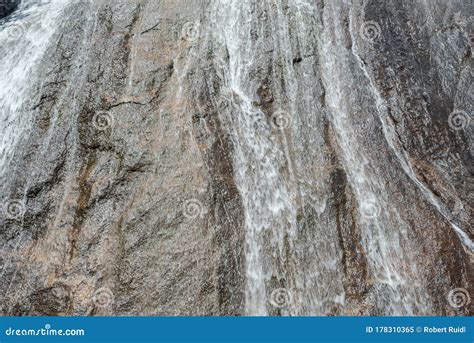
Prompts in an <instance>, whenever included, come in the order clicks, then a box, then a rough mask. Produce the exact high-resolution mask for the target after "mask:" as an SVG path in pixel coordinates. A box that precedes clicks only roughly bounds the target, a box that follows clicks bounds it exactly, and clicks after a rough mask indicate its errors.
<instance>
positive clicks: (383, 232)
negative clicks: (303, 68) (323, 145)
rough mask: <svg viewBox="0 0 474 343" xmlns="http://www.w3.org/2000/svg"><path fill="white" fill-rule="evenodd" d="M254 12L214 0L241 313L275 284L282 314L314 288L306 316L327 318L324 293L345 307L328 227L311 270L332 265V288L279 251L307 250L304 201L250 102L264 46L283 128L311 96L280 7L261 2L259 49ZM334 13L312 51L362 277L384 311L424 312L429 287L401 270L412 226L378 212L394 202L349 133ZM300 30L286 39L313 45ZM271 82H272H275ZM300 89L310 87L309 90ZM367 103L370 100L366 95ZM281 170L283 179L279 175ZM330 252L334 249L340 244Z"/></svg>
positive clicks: (296, 6)
mask: <svg viewBox="0 0 474 343" xmlns="http://www.w3.org/2000/svg"><path fill="white" fill-rule="evenodd" d="M258 6H259V5H257V4H256V3H255V2H252V1H232V0H222V1H217V2H216V6H215V8H214V11H213V18H214V21H215V22H214V25H215V27H216V28H219V29H215V31H216V33H215V34H214V35H213V36H212V39H214V40H216V41H217V45H221V46H224V47H225V49H226V50H227V51H228V56H229V59H228V60H221V61H220V66H221V68H222V69H223V71H224V72H223V74H224V79H225V82H226V84H225V86H226V87H227V88H226V92H227V95H228V97H229V98H230V99H231V101H232V104H233V110H232V111H231V112H230V113H227V114H226V115H223V116H224V117H223V118H222V120H223V122H224V123H226V125H227V127H228V130H229V132H230V134H231V137H232V139H233V141H234V146H235V156H234V158H235V167H236V182H237V185H238V187H239V190H240V193H241V196H242V199H243V203H244V209H245V227H246V277H247V291H246V311H247V313H248V314H250V315H265V314H267V313H268V308H269V306H270V305H269V302H271V301H272V294H271V293H272V289H268V288H269V284H270V281H271V279H272V278H274V277H276V278H277V279H279V278H282V279H285V287H286V288H288V289H290V290H291V292H292V299H291V300H292V304H290V305H289V311H288V312H284V313H288V314H297V313H299V311H300V310H301V306H299V302H300V300H299V299H300V298H306V299H307V294H308V293H309V292H311V287H314V288H317V289H316V290H314V292H312V293H311V294H312V297H313V298H316V299H312V303H313V304H314V305H315V306H316V308H310V309H307V313H308V312H309V313H312V314H324V313H326V312H327V306H326V308H325V306H323V305H321V304H323V302H324V301H325V296H326V297H327V296H328V293H330V294H332V297H333V298H330V297H329V298H330V299H332V300H331V302H332V303H333V304H336V303H339V304H341V305H343V306H344V303H345V300H344V298H345V294H344V291H343V290H342V289H341V282H340V281H337V280H340V279H341V278H342V276H341V274H342V268H341V266H340V264H339V257H338V253H337V252H336V251H332V252H331V249H329V248H328V247H329V246H334V244H336V243H335V242H334V241H336V238H335V237H336V236H335V234H334V233H333V232H331V229H329V228H327V229H326V228H323V227H318V229H320V230H325V232H326V233H325V234H324V235H322V236H321V237H320V239H321V240H323V241H324V242H317V243H318V245H319V246H323V247H325V248H322V249H320V250H319V251H318V256H319V257H323V256H324V257H325V258H326V260H324V259H321V260H320V261H318V263H319V264H318V265H317V266H316V268H317V269H318V270H319V271H321V270H323V269H324V268H326V267H327V265H328V263H330V262H331V261H333V262H331V263H333V264H332V266H333V267H332V269H333V270H334V271H335V275H333V279H334V280H336V281H330V280H327V279H324V278H323V277H321V279H320V280H318V282H316V283H315V284H313V285H312V286H309V283H308V280H309V279H312V278H313V279H314V278H316V277H317V276H318V275H319V273H318V270H315V271H310V272H309V273H310V275H309V276H308V275H307V274H308V273H302V272H301V271H302V270H303V269H304V267H302V266H295V265H293V266H292V267H291V261H290V263H288V256H287V255H286V254H285V251H284V249H285V247H284V244H289V248H288V247H287V248H288V249H289V250H290V251H291V253H290V254H289V255H293V256H297V255H300V256H301V255H303V254H304V253H305V252H304V251H302V250H303V248H302V247H298V246H296V245H295V243H294V242H295V241H296V240H297V237H298V234H299V233H298V230H297V224H296V208H297V206H298V197H299V196H300V195H301V194H298V193H296V194H295V193H294V192H293V190H294V189H295V188H296V189H298V188H297V187H295V182H294V179H295V175H294V170H293V164H292V160H291V156H290V154H289V152H288V144H287V143H288V142H287V141H286V140H285V137H286V135H285V134H284V133H283V134H282V132H280V134H281V135H280V136H279V137H280V138H279V139H276V138H275V134H274V131H275V130H274V128H273V127H272V125H271V124H272V121H271V120H270V121H269V120H268V119H267V118H265V114H264V113H263V111H262V110H261V109H260V108H259V107H258V106H256V105H255V103H256V101H257V100H258V99H257V98H256V96H255V94H256V91H257V88H258V86H259V84H258V82H257V80H256V78H255V77H253V76H252V75H255V70H256V69H257V68H258V66H259V63H260V62H261V60H262V59H263V58H264V56H265V53H266V51H265V49H269V46H270V47H271V48H272V53H273V55H274V56H276V57H275V59H278V62H279V63H281V64H282V69H283V82H284V84H285V92H286V94H289V97H288V98H289V101H288V103H287V104H286V105H285V107H284V113H285V115H287V116H289V117H290V119H291V120H290V123H289V125H288V127H285V130H290V131H291V130H296V127H297V126H298V125H300V121H301V120H302V116H303V115H302V114H299V113H298V110H297V107H298V104H297V101H300V102H304V101H305V99H308V98H311V93H310V92H309V91H308V90H306V89H300V90H299V91H298V90H297V85H296V84H297V80H295V77H296V76H295V73H294V68H293V66H292V63H291V58H292V51H291V50H292V44H291V43H292V42H291V41H290V34H289V24H288V18H287V16H286V15H285V13H284V11H283V8H284V6H283V2H281V1H272V2H270V3H265V4H262V5H260V6H261V7H262V8H263V10H264V11H266V13H267V14H268V15H269V16H270V18H271V22H272V24H273V26H272V27H273V29H272V37H271V38H272V40H271V41H268V42H263V43H262V41H261V40H260V41H259V40H255V39H253V37H252V34H255V32H261V31H259V25H260V24H259V23H260V20H259V18H255V15H256V13H259V10H260V11H261V10H262V8H260V9H258V8H257V7H258ZM289 6H292V7H293V12H294V13H295V15H300V16H303V15H308V14H309V15H311V14H313V13H316V12H317V11H318V9H316V8H315V7H314V4H312V3H311V2H307V1H290V2H289ZM340 6H341V4H328V5H327V7H326V9H325V18H324V22H325V25H324V28H323V32H319V34H320V39H319V48H318V49H319V54H320V56H322V57H321V59H322V61H321V78H322V81H323V83H324V86H325V88H326V91H327V94H326V101H327V108H328V117H329V120H330V122H331V125H332V126H333V128H334V130H335V132H336V135H337V141H338V145H339V147H340V149H341V153H342V160H343V161H342V162H343V165H344V169H345V171H346V173H347V175H348V177H349V182H350V184H351V187H352V189H353V190H354V193H355V196H356V199H357V203H358V209H359V223H358V225H359V226H360V228H361V231H362V241H363V246H364V249H365V251H366V254H367V259H368V264H369V273H370V274H371V275H372V277H373V278H374V283H375V284H374V289H373V292H374V295H375V297H376V298H377V299H379V300H380V301H378V304H377V307H378V308H380V309H381V310H382V311H383V313H385V314H394V315H409V314H413V313H426V312H428V311H429V308H430V306H431V305H430V301H429V298H428V295H427V292H426V289H427V288H426V285H424V284H423V280H421V279H420V278H418V277H417V275H418V266H417V265H416V264H415V263H412V264H408V266H407V263H406V261H408V260H410V259H411V258H412V257H413V256H412V255H411V253H410V243H409V239H408V236H407V232H408V229H409V226H408V224H407V223H405V222H404V221H403V220H402V219H401V218H400V216H399V214H398V213H396V211H394V210H391V211H383V210H382V209H389V208H390V207H391V206H390V196H391V195H390V194H388V193H387V192H386V191H385V188H384V182H383V180H380V179H379V177H378V175H377V172H376V171H374V170H373V168H372V167H371V156H370V151H369V152H366V151H365V147H364V146H363V144H362V143H361V142H359V137H358V135H359V134H360V133H358V132H356V131H355V129H354V123H353V118H351V117H350V113H351V105H350V104H349V103H348V100H347V99H350V97H351V94H350V93H348V90H349V92H350V90H351V88H353V87H357V86H356V85H355V82H356V81H355V80H354V79H351V78H350V75H352V70H351V69H349V68H350V67H352V66H353V65H354V61H356V62H357V59H356V58H355V55H354V51H351V50H350V49H347V48H345V47H344V42H343V38H344V37H343V36H344V35H343V32H342V31H343V27H344V23H342V22H341V19H340V16H339V15H338V13H339V10H341V7H340ZM297 30H298V31H297V32H296V33H295V32H293V35H294V36H296V37H297V38H298V39H300V40H301V41H305V40H309V39H311V37H309V36H308V32H309V30H308V28H307V27H305V24H304V21H303V20H301V21H300V25H299V26H298V27H297ZM265 43H267V44H265ZM357 68H358V67H357ZM273 76H274V75H273ZM348 76H349V77H348ZM260 81H261V80H260ZM274 81H276V82H275V84H278V80H274ZM303 81H304V82H305V80H303ZM307 86H308V88H310V87H311V86H310V83H308V84H307ZM367 96H369V97H373V94H368V95H367ZM298 99H300V100H298ZM376 100H377V99H375V98H374V101H376ZM312 101H313V103H311V101H309V105H310V106H311V105H313V106H316V105H315V103H314V101H315V100H312ZM300 108H301V106H300ZM281 137H283V139H282V138H281ZM285 169H286V170H288V172H286V173H285V172H283V171H284V170H285ZM299 192H301V189H300V190H299ZM322 211H324V209H323V210H322ZM394 228H396V230H394ZM323 243H327V244H323ZM272 249H274V250H272ZM333 250H337V247H336V248H335V249H333ZM268 254H270V255H271V256H268ZM275 261H277V262H275ZM284 261H286V262H287V263H285V262H284ZM289 265H290V267H288V266H289ZM400 266H404V267H403V268H401V267H400ZM337 274H339V275H337ZM338 282H339V283H338ZM304 285H306V289H304V288H305V286H304ZM322 289H324V290H325V292H322ZM300 293H301V294H300ZM304 293H306V296H305V294H304ZM325 293H326V294H325ZM324 294H325V295H324Z"/></svg>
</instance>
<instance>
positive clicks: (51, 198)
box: [0, 0, 474, 315]
mask: <svg viewBox="0 0 474 343" xmlns="http://www.w3.org/2000/svg"><path fill="white" fill-rule="evenodd" d="M240 3H241V5H235V4H239V1H235V2H234V4H232V2H230V1H223V2H222V3H220V4H219V3H218V2H217V1H205V0H202V1H200V0H193V1H187V0H178V1H176V0H160V1H151V0H150V1H138V0H127V1H125V0H123V1H122V0H121V1H112V0H110V1H109V0H103V1H94V2H92V3H90V2H85V1H84V2H72V3H71V4H70V5H68V6H67V8H66V9H65V12H64V17H63V18H62V20H61V22H60V23H58V25H59V28H58V32H57V34H56V36H55V38H54V39H53V40H52V41H51V45H50V47H49V48H48V49H47V51H46V53H45V56H43V58H42V60H41V61H39V62H38V63H39V71H38V73H39V75H38V77H37V78H35V79H31V80H30V82H31V85H32V87H33V90H32V92H31V94H30V95H29V97H28V100H27V101H26V103H25V104H24V106H23V107H24V108H25V109H26V110H27V111H28V112H29V113H31V114H32V117H31V118H32V119H31V127H32V129H31V130H29V131H28V133H27V134H25V135H24V137H23V138H22V140H21V143H20V144H18V146H16V147H15V149H14V155H13V159H12V161H11V162H9V165H8V166H7V167H6V170H7V172H6V173H5V175H3V176H2V185H1V190H2V203H3V204H9V203H11V201H12V200H19V201H20V204H21V205H22V206H21V207H22V209H23V210H24V211H22V213H21V216H16V217H15V218H12V216H8V215H6V214H5V213H6V212H7V211H4V215H3V216H2V217H1V218H0V227H1V230H0V248H1V256H0V259H1V260H0V262H1V264H0V266H1V270H2V272H1V273H2V277H1V279H0V299H2V301H1V302H0V304H1V305H0V306H1V307H0V310H1V312H2V314H10V315H106V314H115V315H243V314H252V311H251V310H249V307H250V308H251V307H252V306H250V305H249V304H248V298H247V304H246V292H247V288H248V282H247V278H248V270H247V269H246V265H247V264H246V263H247V262H248V253H249V251H248V250H249V245H248V244H249V242H248V241H246V238H245V237H247V238H248V236H246V234H248V223H249V216H251V215H252V213H256V215H257V216H258V215H261V216H262V217H264V216H266V215H267V213H273V212H271V211H270V210H268V212H266V210H265V206H266V204H265V203H264V204H261V206H262V210H261V211H260V212H259V211H257V210H259V209H260V208H256V207H257V206H249V205H248V204H255V203H253V202H252V198H251V195H249V194H247V193H246V192H245V191H244V190H245V189H247V188H245V187H247V186H248V185H250V186H249V187H250V190H253V191H255V192H260V193H259V194H261V192H262V191H261V188H260V187H264V185H265V184H266V183H265V182H263V180H261V181H262V182H261V183H259V182H258V178H257V179H256V180H257V181H256V184H251V183H250V182H249V183H248V184H246V183H245V182H243V181H242V178H241V177H240V176H239V175H246V178H248V179H251V178H252V176H254V175H258V174H257V173H258V172H259V171H258V168H259V167H260V165H259V163H263V162H261V161H263V160H264V159H258V158H257V157H258V153H255V154H254V153H253V152H250V153H249V152H247V151H246V150H245V149H246V148H245V147H246V145H245V144H243V143H242V142H244V143H246V141H245V139H246V138H245V137H247V136H245V135H244V133H243V132H242V131H243V130H244V127H243V126H239V125H240V122H239V120H240V119H239V118H241V117H240V116H239V115H240V114H241V113H242V108H243V107H244V105H243V103H245V101H247V100H246V98H244V95H245V96H246V97H248V98H249V99H250V101H249V103H251V105H252V106H253V108H254V109H256V111H257V112H258V113H259V114H261V116H260V117H258V118H257V119H256V123H255V128H256V129H255V130H256V132H257V133H258V132H260V134H261V135H264V134H265V135H268V142H270V143H269V144H270V145H269V146H270V148H269V150H268V151H267V153H266V154H267V155H270V152H271V154H272V156H274V159H273V160H271V159H268V160H267V163H273V164H274V165H275V166H276V167H275V170H277V171H278V180H279V182H281V183H282V187H283V188H284V190H287V191H288V199H289V203H290V204H289V205H284V206H287V207H284V206H283V205H282V206H283V207H284V209H283V210H279V211H277V212H275V213H277V214H274V215H273V217H272V216H270V215H269V216H270V217H271V218H270V217H269V218H268V220H267V221H268V223H269V224H268V225H269V227H268V228H267V229H265V230H263V233H262V236H261V246H260V247H261V256H262V265H263V269H264V276H263V277H264V280H263V284H264V286H265V290H264V293H265V296H266V303H265V307H266V311H267V312H266V314H269V315H280V314H293V315H295V314H299V315H383V314H417V315H421V314H425V315H434V314H437V315H465V314H470V313H472V304H471V305H466V306H462V307H460V308H453V307H452V306H450V304H449V302H448V300H447V296H448V293H449V292H450V290H452V289H455V288H464V289H465V290H466V291H467V293H468V294H471V297H472V283H473V269H472V250H470V249H469V248H468V247H466V246H465V245H463V244H462V241H461V239H460V237H459V235H458V234H456V231H455V230H454V229H453V224H454V225H457V226H458V227H459V228H461V229H462V230H463V231H464V232H466V234H467V236H468V238H469V239H470V240H471V241H472V239H473V238H474V229H473V226H472V213H473V207H472V203H473V202H472V194H473V192H472V191H473V190H472V185H473V179H472V176H473V165H472V152H473V145H472V144H473V143H472V130H473V129H472V124H470V125H469V124H466V125H462V128H461V129H459V128H455V129H453V125H450V122H451V124H452V121H450V118H452V117H450V115H451V114H452V113H453V112H455V111H462V112H459V113H461V115H462V116H465V115H467V117H463V118H464V119H466V120H472V117H471V113H472V110H473V106H474V101H473V89H472V81H473V72H472V25H473V22H472V17H468V16H467V15H468V14H469V13H473V11H472V10H473V8H472V4H471V3H470V1H460V2H455V1H452V2H451V1H446V2H444V1H433V2H429V1H411V0H406V1H381V0H380V1H377V0H370V1H365V2H361V1H352V4H349V3H350V2H349V1H342V0H341V1H322V0H318V1H253V0H252V1H251V0H248V1H247V0H245V1H242V2H240ZM239 6H240V7H239ZM235 8H238V9H239V11H238V12H237V13H238V15H242V16H243V18H247V19H248V20H247V23H245V20H241V21H236V23H232V21H231V20H227V18H226V17H225V15H226V14H225V13H231V14H230V16H231V15H233V12H231V9H235ZM0 16H1V14H0ZM240 19H242V18H240ZM367 23H369V24H370V23H375V24H373V25H374V26H372V29H374V30H375V36H376V37H375V39H372V38H373V36H371V34H372V33H373V32H372V33H371V32H369V33H367V31H364V27H365V26H364V25H367ZM247 24H248V27H247V26H245V25H247ZM226 25H228V27H229V28H231V29H229V30H226V29H225V28H224V26H226ZM231 25H234V26H231ZM247 29H248V31H246V30H247ZM233 32H235V36H233V35H232V34H233ZM239 35H240V36H239ZM247 35H248V36H247ZM239 37H240V38H239ZM230 38H232V40H230ZM247 38H248V39H247ZM239 39H242V40H239ZM234 43H236V44H239V46H240V48H239V49H240V50H242V51H243V52H242V54H241V55H240V54H239V56H235V54H236V52H237V51H238V50H239V49H233V48H232V44H234ZM249 47H250V49H249V51H248V54H247V52H246V51H247V50H246V49H248V48H249ZM233 54H234V55H233ZM235 61H240V63H242V64H245V67H244V68H243V70H244V74H243V76H242V78H243V79H244V80H243V81H242V82H241V84H240V88H239V89H240V90H243V91H245V92H246V93H245V94H235V93H232V90H233V88H232V80H233V79H232V77H233V75H234V73H233V71H232V63H234V62H235ZM2 86H3V85H2ZM282 110H283V113H284V114H285V115H287V116H288V118H286V120H288V121H289V124H288V125H286V126H285V127H284V129H279V128H277V129H275V125H274V120H275V114H278V113H280V112H278V111H282ZM343 114H345V115H343ZM258 130H261V131H258ZM250 146H251V145H249V147H250ZM241 153H242V155H239V154H241ZM273 154H274V155H273ZM238 156H245V157H246V158H248V160H246V161H243V162H242V161H241V160H240V159H239V157H238ZM254 156H257V157H254ZM253 158H255V160H253ZM259 161H260V162H259ZM252 166H253V167H256V168H257V171H255V170H254V169H252ZM407 166H408V167H407ZM359 168H363V172H360V171H359ZM236 175H237V176H236ZM360 175H364V176H365V177H366V178H367V180H364V181H363V182H362V183H363V184H364V186H361V185H360V184H359V183H358V182H359V181H358V177H359V176H360ZM266 176H268V178H269V179H270V177H271V176H270V175H266ZM243 179H244V180H245V178H243ZM283 188H282V189H283ZM268 191H269V194H276V190H275V189H269V190H268ZM371 194H375V195H376V196H377V199H378V201H377V203H376V205H375V206H376V210H377V212H378V213H377V215H378V218H377V219H376V220H375V222H374V220H367V219H364V218H363V215H362V214H363V213H362V214H361V209H362V212H363V208H364V207H363V206H364V205H363V204H365V202H364V200H365V199H364V197H366V196H367V195H371ZM433 199H434V200H433ZM369 200H370V199H369ZM268 201H269V202H270V200H268ZM268 206H269V205H268ZM23 212H24V213H23ZM265 218H266V217H265ZM286 226H288V227H291V228H293V227H294V228H295V231H292V229H288V230H287V231H285V230H286V229H285V228H283V227H286ZM280 227H282V228H283V229H281V230H283V231H279V230H280ZM272 228H273V229H272ZM280 233H281V235H280ZM374 256H375V258H374ZM384 259H385V260H384ZM387 266H388V267H387ZM384 268H388V269H389V270H391V271H397V272H398V273H399V275H400V280H403V282H401V283H400V284H397V282H398V281H397V280H399V279H397V278H396V277H395V276H394V281H393V284H395V286H393V289H390V287H391V286H390V284H384V283H383V282H380V280H382V279H384V277H385V276H380V275H378V273H382V272H381V271H383V270H385V269H384ZM280 288H282V289H285V290H287V292H289V293H290V294H291V299H290V300H291V301H289V304H286V305H287V306H284V307H283V308H280V307H278V306H274V305H272V303H271V299H272V294H273V291H274V290H275V289H280ZM400 297H401V298H400ZM387 302H392V303H391V304H387Z"/></svg>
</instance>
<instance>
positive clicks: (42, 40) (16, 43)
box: [0, 0, 68, 176]
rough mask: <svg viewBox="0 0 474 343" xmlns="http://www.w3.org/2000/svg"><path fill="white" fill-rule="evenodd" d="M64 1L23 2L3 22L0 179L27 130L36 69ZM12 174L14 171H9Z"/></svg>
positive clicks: (0, 29) (0, 42)
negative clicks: (26, 106)
mask: <svg viewBox="0 0 474 343" xmlns="http://www.w3.org/2000/svg"><path fill="white" fill-rule="evenodd" d="M67 3H68V2H67V1H65V0H49V1H38V0H23V1H22V2H21V4H20V5H19V8H18V9H17V10H16V11H15V12H14V13H13V14H12V15H11V16H9V17H7V18H5V19H4V20H3V21H0V49H1V55H0V68H1V70H0V84H1V85H2V87H0V137H1V138H0V140H1V141H0V176H1V175H3V174H4V173H5V171H6V170H9V169H8V165H9V162H10V159H11V157H12V154H14V151H15V146H17V144H19V143H20V142H21V139H22V137H24V135H25V132H26V131H27V130H28V127H29V125H30V120H31V113H30V111H28V109H27V108H25V106H24V105H25V103H26V101H27V100H28V94H29V90H30V88H29V87H30V86H31V82H28V81H29V80H31V79H33V78H34V77H35V73H36V71H37V66H38V64H39V61H40V60H41V58H42V56H43V54H44V53H45V51H46V49H47V47H48V46H50V45H51V44H52V43H53V42H52V37H53V35H54V33H55V32H56V30H57V27H58V18H59V16H60V14H61V11H62V9H63V8H64V7H65V6H66V5H67ZM10 171H11V169H10Z"/></svg>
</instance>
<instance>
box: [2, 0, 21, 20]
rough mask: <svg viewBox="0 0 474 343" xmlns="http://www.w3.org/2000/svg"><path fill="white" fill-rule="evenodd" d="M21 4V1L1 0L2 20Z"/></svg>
mask: <svg viewBox="0 0 474 343" xmlns="http://www.w3.org/2000/svg"><path fill="white" fill-rule="evenodd" d="M19 2H20V1H19V0H0V19H2V18H4V17H6V16H7V15H9V14H10V13H12V12H13V11H14V10H15V9H16V8H17V6H18V3H19Z"/></svg>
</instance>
